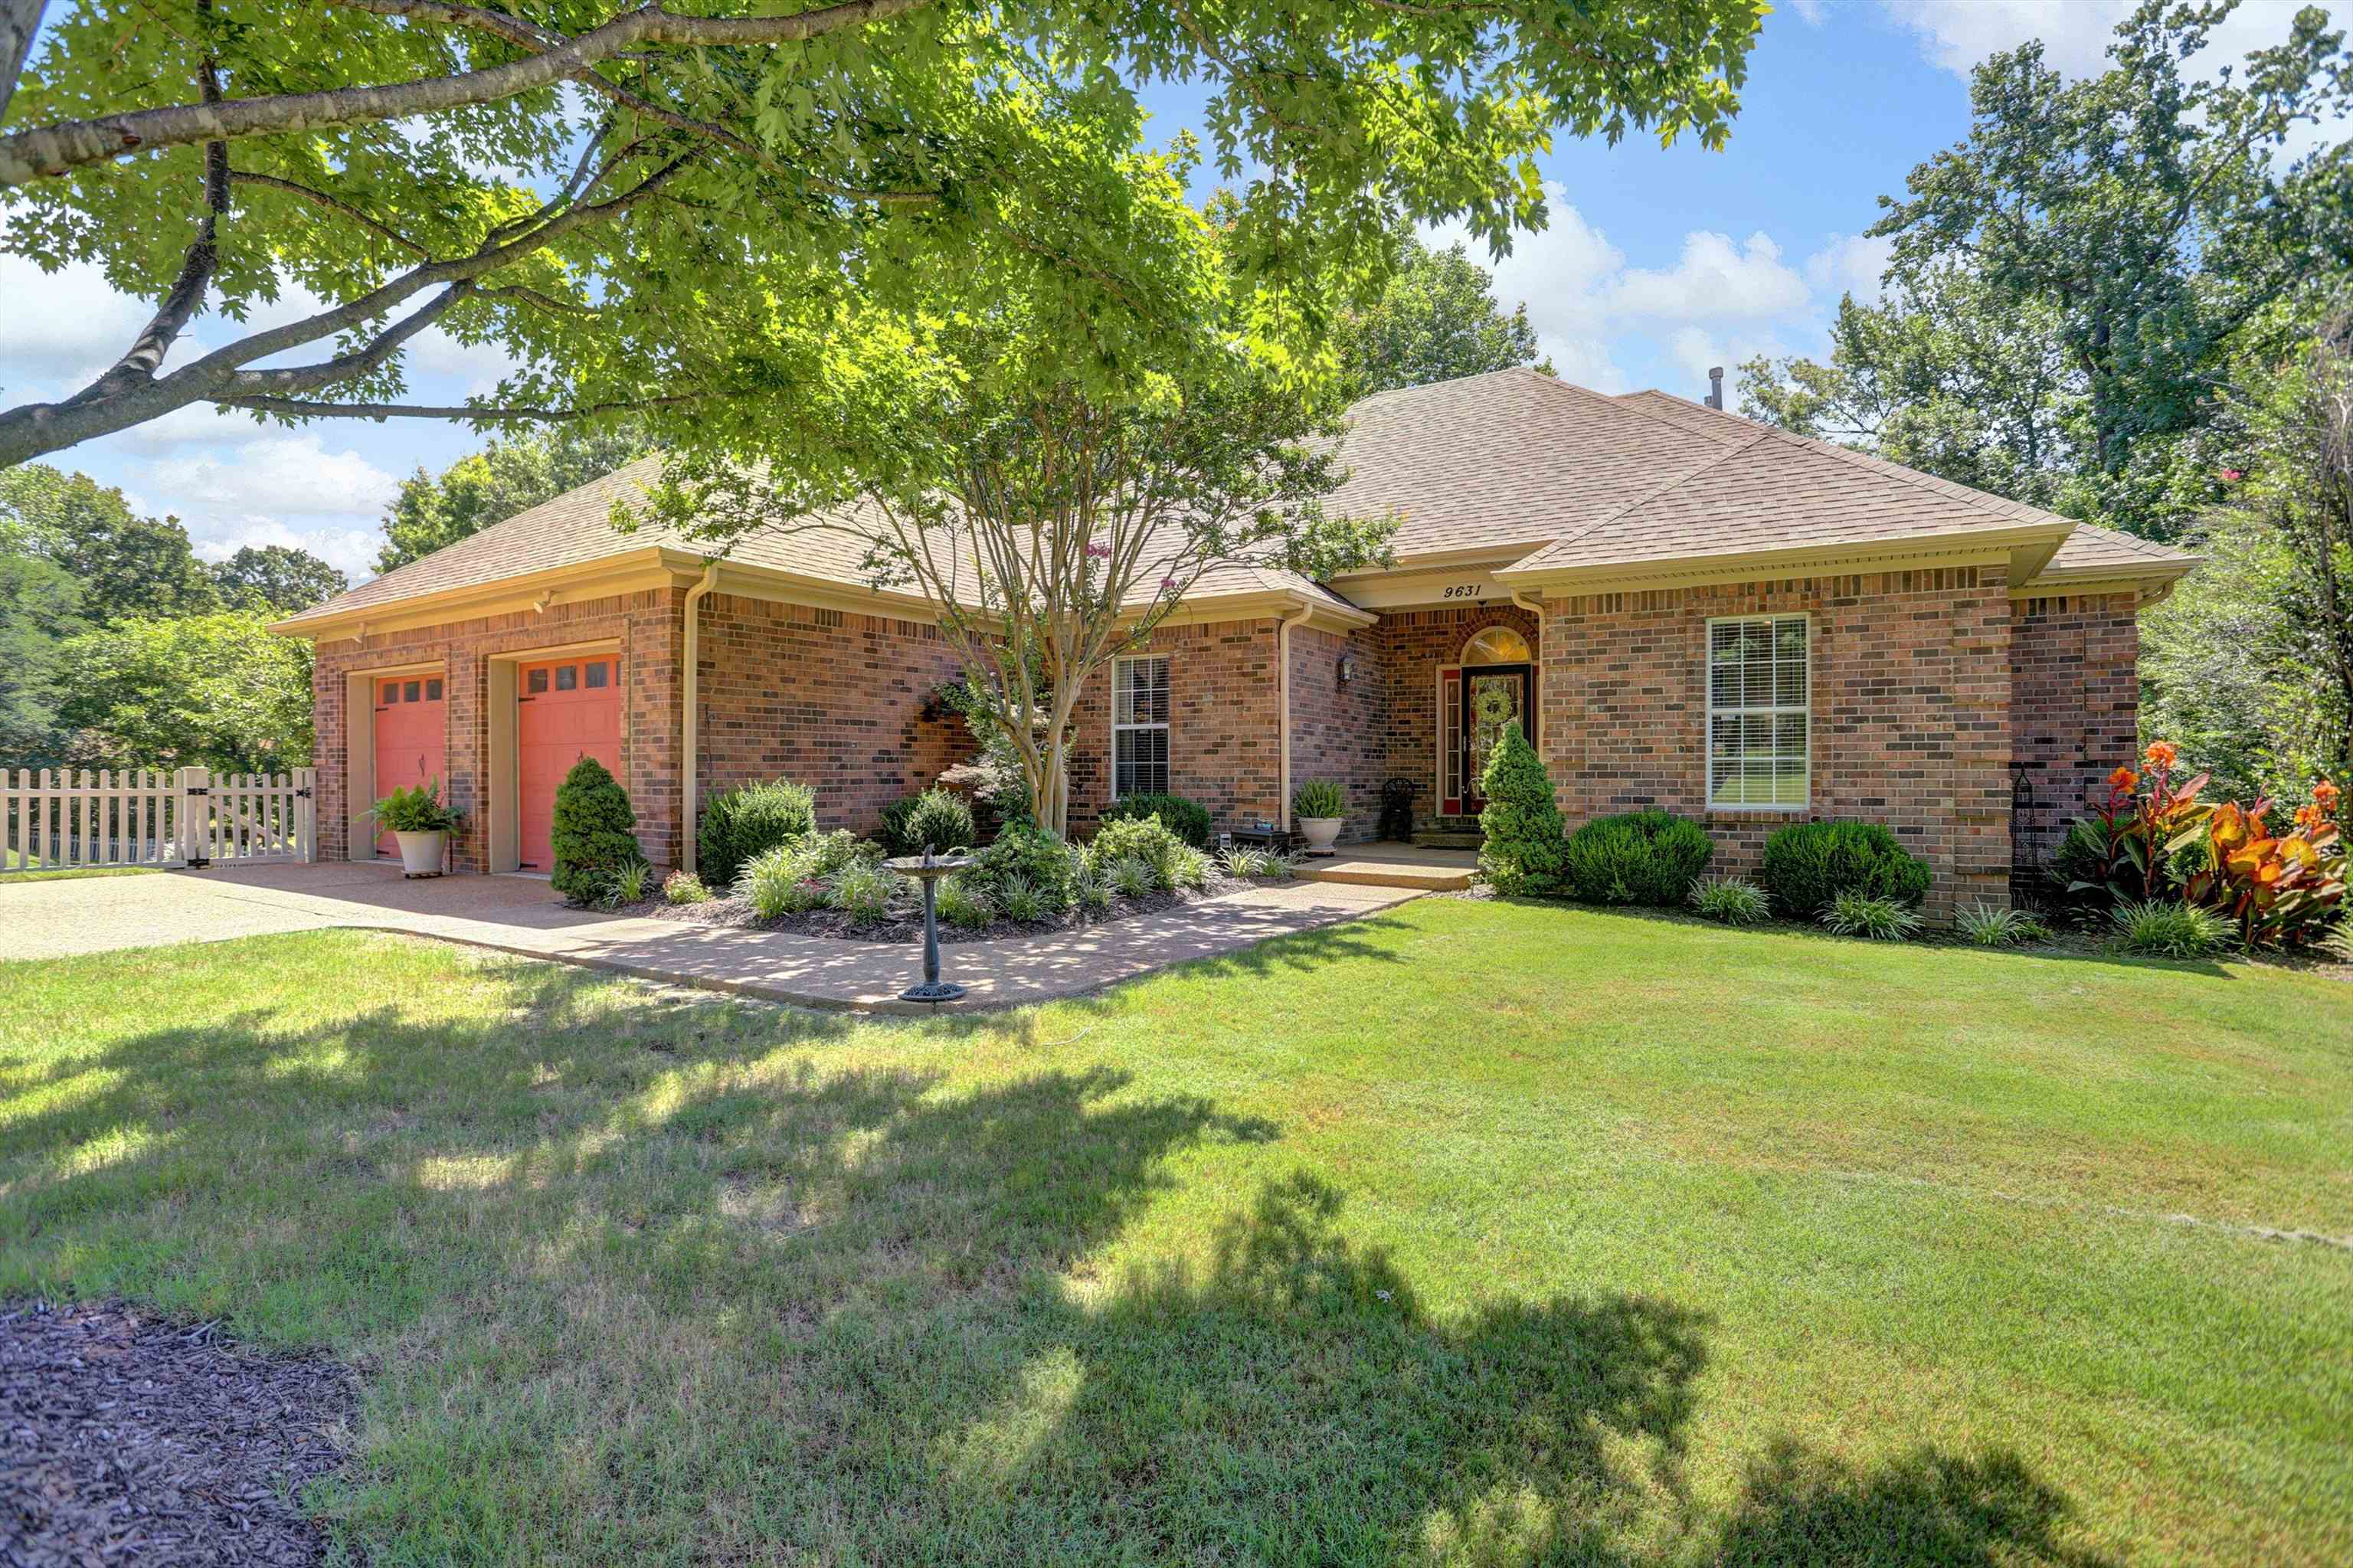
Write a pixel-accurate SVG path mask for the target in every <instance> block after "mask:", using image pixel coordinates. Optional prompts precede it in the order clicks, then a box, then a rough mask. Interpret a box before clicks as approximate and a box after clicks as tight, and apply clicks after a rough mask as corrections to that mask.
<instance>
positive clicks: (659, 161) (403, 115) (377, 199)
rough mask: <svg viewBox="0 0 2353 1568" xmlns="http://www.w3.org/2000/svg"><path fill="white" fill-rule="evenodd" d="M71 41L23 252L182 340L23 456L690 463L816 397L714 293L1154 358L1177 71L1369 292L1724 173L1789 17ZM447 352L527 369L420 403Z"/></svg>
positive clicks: (932, 11)
mask: <svg viewBox="0 0 2353 1568" xmlns="http://www.w3.org/2000/svg"><path fill="white" fill-rule="evenodd" d="M40 9H41V6H40V0H0V209H5V233H0V249H5V250H7V251H9V252H12V253H15V254H17V255H22V256H25V257H27V258H30V259H31V260H34V261H35V262H36V263H37V264H38V265H39V266H40V267H42V268H43V269H44V270H50V271H55V270H58V269H60V268H63V267H65V266H67V265H69V264H72V263H82V264H87V265H91V266H95V267H97V268H99V269H100V270H102V271H103V273H104V274H105V276H106V278H107V280H108V281H109V282H110V283H111V285H112V286H113V287H114V288H116V289H117V290H120V291H123V292H126V293H129V294H132V295H135V296H138V297H140V298H142V299H144V300H148V301H152V302H153V303H154V313H153V319H152V320H151V321H150V322H149V323H148V324H147V326H146V327H145V328H144V329H143V330H142V331H141V332H140V333H139V334H138V335H137V336H136V338H135V339H134V340H133V341H132V342H130V343H128V344H124V345H123V346H122V348H121V352H120V354H119V355H118V356H117V357H116V358H115V360H114V362H113V363H112V364H111V366H109V367H108V368H106V369H105V370H103V371H102V372H100V373H99V374H98V375H97V376H95V377H94V378H93V379H91V380H90V382H89V384H88V385H86V386H83V387H79V389H78V390H75V391H73V392H71V393H70V394H69V395H66V396H62V397H57V398H56V399H55V400H40V401H32V402H24V403H20V404H19V405H18V406H16V407H15V408H5V409H0V466H5V465H7V464H9V463H14V462H20V461H25V460H26V459H27V458H31V457H36V456H38V455H40V454H42V453H45V452H51V451H56V450H61V449H63V448H67V447H70V446H72V445H74V444H76V443H77V442H80V441H84V440H90V439H92V438H94V437H98V436H102V435H106V434H110V433H111V432H114V431H118V430H121V429H129V428H131V427H133V426H136V425H139V424H141V423H143V422H145V421H147V420H151V419H154V418H160V417H162V416H164V415H166V414H169V413H172V412H174V410H176V409H179V408H188V407H193V406H197V405H209V406H212V407H214V408H237V409H244V410H248V411H249V412H252V413H257V414H260V415H263V416H266V417H269V418H278V419H281V420H285V421H288V422H300V421H304V420H309V419H313V418H324V417H333V416H355V417H364V418H391V417H402V416H425V417H435V418H462V419H466V420H470V421H471V422H473V423H474V424H475V425H476V426H477V427H482V426H491V425H500V424H505V423H512V422H516V421H531V420H565V419H575V418H600V417H602V416H605V415H607V414H610V413H612V412H614V411H616V410H638V411H641V412H646V413H649V414H652V415H656V416H659V419H658V421H657V424H658V429H657V432H656V433H657V435H658V436H659V439H660V440H665V441H668V442H670V443H673V444H675V443H677V442H681V441H683V442H692V441H694V440H698V439H700V437H701V435H702V430H703V428H704V427H703V424H702V420H701V419H700V418H698V413H699V410H700V408H701V407H702V406H704V405H706V404H708V403H709V402H711V401H713V400H721V399H725V398H727V397H733V395H735V394H736V393H737V392H738V391H740V390H742V389H743V387H744V383H745V380H746V378H747V377H751V378H754V380H755V383H756V378H757V377H759V376H767V375H772V374H774V373H775V372H776V370H777V369H778V368H779V366H778V363H777V362H776V360H775V359H774V358H773V357H771V356H765V355H763V356H761V358H760V359H759V361H758V363H757V364H755V365H753V366H745V365H744V363H743V362H742V361H741V360H740V359H739V357H738V355H737V354H736V352H735V350H736V346H737V341H738V340H737V339H736V337H735V336H734V335H733V332H732V330H731V328H732V322H731V321H730V319H729V316H730V313H713V312H712V311H710V310H709V309H708V308H707V307H708V306H709V305H710V304H711V302H712V301H714V300H719V299H728V300H734V301H756V302H759V303H760V304H761V306H762V307H763V308H764V309H765V312H766V313H767V314H769V315H770V316H771V317H773V318H774V320H773V321H772V322H770V323H768V324H769V325H772V326H779V327H782V326H791V325H795V324H797V325H799V326H801V327H803V328H805V329H807V330H809V331H811V332H814V331H816V329H817V328H818V327H820V326H822V324H823V323H827V322H828V321H829V320H830V319H831V318H832V316H833V315H834V313H836V312H838V311H839V309H841V308H843V307H844V306H845V305H846V304H849V303H855V304H858V305H860V306H864V305H868V304H871V303H874V302H883V303H886V304H887V303H894V302H895V303H900V304H903V303H906V302H908V300H909V299H910V298H912V296H913V294H915V293H920V292H923V291H927V290H929V289H931V288H933V287H934V285H935V283H936V281H937V280H938V279H939V278H940V277H941V276H943V275H949V276H954V275H958V274H960V273H962V272H964V271H965V269H967V267H968V266H970V265H971V264H973V263H974V262H976V261H979V262H982V263H983V265H982V266H980V267H979V268H978V269H977V270H980V271H988V270H995V269H994V268H993V267H991V266H989V265H987V262H989V261H990V260H993V259H1009V258H1018V259H1020V260H1023V261H1024V262H1026V263H1027V264H1028V265H1029V267H1031V268H1032V269H1033V270H1036V271H1037V272H1039V274H1040V276H1042V277H1045V278H1049V279H1051V280H1052V281H1054V283H1055V285H1056V286H1057V287H1060V289H1062V290H1063V291H1065V292H1066V293H1067V294H1069V295H1070V296H1071V301H1072V302H1073V305H1074V307H1076V308H1077V309H1078V310H1079V311H1080V312H1081V313H1085V314H1087V315H1089V316H1090V318H1091V319H1092V320H1093V321H1094V322H1095V323H1097V330H1098V331H1099V332H1101V333H1103V334H1116V333H1117V332H1119V331H1121V330H1130V331H1135V332H1143V333H1148V332H1150V331H1151V330H1153V329H1154V327H1155V324H1157V323H1155V322H1154V321H1153V320H1152V319H1150V318H1149V317H1148V316H1143V317H1140V316H1138V314H1137V313H1138V312H1139V311H1141V310H1142V309H1143V308H1144V307H1145V306H1147V305H1149V304H1150V303H1152V302H1153V301H1152V300H1151V299H1150V298H1149V296H1148V295H1147V294H1145V293H1140V292H1139V291H1136V290H1135V289H1134V288H1133V287H1131V286H1129V285H1130V284H1131V283H1132V281H1133V280H1132V279H1131V277H1130V276H1129V274H1128V273H1127V271H1126V270H1125V269H1124V265H1123V262H1124V258H1122V257H1121V256H1119V255H1118V254H1116V253H1115V252H1109V251H1105V250H1104V249H1102V248H1101V247H1098V246H1096V245H1093V244H1092V243H1091V240H1090V238H1089V237H1090V235H1091V234H1092V232H1093V231H1094V230H1095V229H1097V228H1101V227H1103V226H1104V224H1105V223H1106V222H1107V221H1108V222H1109V223H1110V225H1111V226H1112V227H1114V228H1115V227H1116V222H1115V219H1116V217H1117V214H1118V212H1119V210H1120V208H1121V207H1122V205H1123V203H1124V201H1125V199H1126V195H1125V192H1124V189H1123V188H1122V164H1121V160H1122V159H1123V158H1124V156H1125V155H1126V154H1128V153H1129V152H1131V151H1132V150H1134V148H1135V147H1136V146H1137V145H1138V143H1139V141H1140V138H1141V136H1142V134H1143V128H1144V121H1145V115H1144V111H1143V108H1142V106H1141V102H1140V101H1139V96H1138V92H1139V87H1140V85H1141V84H1144V83H1146V82H1149V81H1153V80H1160V79H1176V80H1188V81H1198V82H1201V83H1203V84H1204V85H1205V87H1206V89H1207V100H1206V106H1205V111H1204V115H1203V121H1202V124H1203V128H1204V132H1205V134H1206V137H1207V139H1208V143H1209V144H1210V146H1211V149H1212V150H1213V152H1214V154H1215V156H1216V159H1217V162H1218V165H1219V169H1220V170H1221V171H1223V172H1224V175H1225V177H1227V178H1229V179H1231V180H1235V181H1237V182H1240V180H1241V178H1242V176H1243V175H1244V174H1245V172H1246V171H1249V172H1251V177H1250V179H1249V181H1248V183H1247V186H1246V188H1245V189H1244V190H1243V193H1242V195H1241V196H1240V213H1239V217H1238V223H1237V230H1236V238H1237V240H1238V242H1239V243H1240V246H1241V247H1242V249H1244V250H1245V251H1246V252H1247V253H1248V254H1249V255H1250V257H1251V258H1252V260H1253V263H1254V265H1255V268H1256V270H1257V271H1258V273H1259V274H1260V275H1261V276H1262V277H1264V278H1266V279H1267V280H1269V281H1271V282H1277V281H1280V280H1283V279H1291V280H1294V281H1295V280H1297V279H1300V278H1303V277H1306V276H1309V275H1323V276H1326V277H1330V278H1335V279H1340V280H1344V281H1347V282H1348V283H1349V284H1350V285H1351V287H1352V288H1355V289H1356V290H1358V291H1362V292H1364V293H1365V294H1366V295H1367V296H1369V293H1370V291H1372V290H1374V289H1376V288H1377V284H1378V277H1377V274H1378V272H1379V271H1380V270H1382V264H1383V263H1384V262H1385V261H1386V260H1387V257H1388V246H1387V241H1386V237H1387V236H1388V235H1389V234H1390V233H1392V232H1394V231H1395V230H1396V229H1397V228H1399V227H1401V226H1404V225H1408V224H1410V223H1415V222H1431V221H1440V220H1450V219H1451V220H1459V221H1460V222H1461V224H1462V225H1463V226H1464V227H1465V228H1466V229H1467V230H1468V231H1469V232H1470V233H1471V234H1472V235H1473V236H1475V237H1477V238H1482V239H1485V240H1489V241H1503V242H1508V238H1509V236H1510V235H1511V234H1512V233H1513V232H1514V230H1515V229H1517V228H1527V227H1532V226H1536V225H1539V224H1540V223H1541V222H1542V220H1543V214H1544V202H1543V195H1542V190H1541V186H1540V184H1539V181H1538V178H1537V174H1536V166H1535V157H1536V155H1537V154H1539V153H1541V152H1543V151H1544V150H1545V149H1546V148H1547V147H1549V146H1550V145H1551V144H1552V141H1553V139H1554V137H1555V136H1556V134H1558V133H1561V132H1568V133H1573V134H1577V135H1588V134H1599V135H1605V136H1608V137H1609V138H1611V139H1615V138H1616V137H1618V136H1619V135H1620V134H1622V133H1624V132H1626V131H1628V130H1630V129H1636V128H1640V129H1644V130H1647V131H1650V132H1653V133H1655V134H1657V135H1659V136H1660V137H1661V138H1662V140H1672V139H1674V138H1676V137H1677V136H1679V135H1682V134H1684V133H1687V132H1688V133H1691V134H1694V135H1695V136H1697V137H1698V138H1699V139H1700V140H1701V141H1702V142H1703V143H1706V144H1708V145H1711V146H1717V145H1721V144H1722V143H1723V141H1724V138H1725V133H1726V131H1727V128H1728V125H1729V122H1730V120H1731V117H1732V116H1733V114H1734V113H1735V112H1736V109H1737V106H1738V101H1737V89H1738V87H1739V85H1740V83H1741V80H1742V79H1743V76H1744V74H1745V70H1746V59H1747V55H1748V51H1749V49H1750V48H1751V47H1752V45H1753V44H1754V41H1755V38H1756V35H1757V26H1758V21H1759V17H1760V16H1761V14H1762V12H1763V10H1764V9H1765V5H1764V0H1578V3H1575V4H1570V3H1567V0H1427V3H1424V0H1414V3H1412V4H1401V3H1399V0H1176V3H1175V4H1166V3H1164V0H1109V3H1108V4H1103V5H1083V6H1071V5H1061V4H1059V3H1055V0H1009V3H1006V0H996V3H983V0H835V3H831V4H823V3H820V4H813V5H811V4H796V3H795V0H786V4H784V5H772V4H768V3H766V0H707V3H706V4H704V5H698V6H697V7H695V8H694V9H692V10H673V9H670V8H668V7H667V6H666V5H663V4H661V3H660V0H653V3H649V4H644V5H621V4H617V3H616V0H533V3H531V4H529V5H516V6H512V7H506V6H495V5H486V4H470V3H465V0H77V3H76V4H74V5H70V6H69V7H58V8H53V10H54V14H53V15H52V16H50V17H49V18H48V26H47V29H46V31H44V32H42V34H41V37H40V43H39V47H38V48H37V50H35V51H34V52H32V54H31V55H30V57H29V58H25V48H26V40H27V39H29V38H30V37H31V36H32V34H33V32H34V31H35V28H36V25H37V21H38V17H39V12H40ZM20 59H21V60H23V62H24V63H23V68H22V75H21V79H19V78H18V76H17V74H16V68H17V62H18V61H19V60H20ZM12 96H13V101H11V100H12ZM1345 257H1355V258H1356V259H1357V260H1358V261H1359V262H1360V263H1362V264H1361V265H1358V266H1356V267H1354V268H1348V267H1343V268H1339V269H1336V270H1327V265H1326V264H1327V263H1329V262H1331V261H1332V260H1334V259H1335V258H1345ZM1293 288H1294V290H1295V282H1294V284H1293ZM973 297H974V299H975V300H976V301H980V302H985V301H986V299H987V296H985V295H979V294H976V295H974V296H973ZM1295 302H1297V303H1298V304H1300V305H1301V306H1302V307H1303V308H1302V310H1301V311H1300V322H1301V325H1300V330H1301V331H1302V332H1313V331H1314V329H1315V328H1316V326H1317V324H1318V320H1319V311H1318V309H1316V308H1314V307H1315V306H1316V302H1314V301H1313V300H1309V299H1306V298H1304V297H1296V298H1295ZM10 303H11V305H12V307H13V308H16V309H18V310H24V311H37V310H40V309H42V308H43V306H42V303H41V302H40V300H39V299H38V298H37V297H36V298H26V299H20V300H15V301H12V302H10ZM1123 314H1124V316H1125V317H1126V318H1127V319H1126V322H1125V324H1124V327H1123V326H1121V325H1119V324H1117V323H1115V320H1114V318H1118V317H1121V316H1123ZM200 319H201V320H202V321H203V325H202V326H201V327H195V326H193V325H192V323H198V322H199V321H200ZM439 334H446V336H447V337H448V338H449V339H454V340H455V341H456V342H458V343H459V344H465V345H470V346H472V347H475V348H478V349H480V350H482V351H483V352H484V353H486V354H490V355H498V356H503V359H504V361H505V362H506V363H507V364H508V365H509V366H511V369H510V370H509V372H508V373H507V374H506V375H505V376H504V377H503V379H501V381H500V383H499V384H498V386H497V387H496V388H495V389H494V390H492V391H491V392H489V393H487V394H483V395H479V396H475V397H470V398H469V399H468V400H467V401H466V402H465V403H463V404H461V405H456V406H436V405H431V404H427V403H420V402H417V401H414V400H412V399H411V398H410V397H409V395H408V371H409V369H410V367H411V356H412V355H413V353H414V352H415V351H416V350H417V349H418V348H419V347H420V345H421V344H438V343H439V342H440V341H441V338H440V335H439ZM192 338H193V339H201V343H200V344H193V343H192V342H191V339H192ZM787 368H790V369H792V370H794V371H795V372H796V373H798V374H807V373H809V372H810V370H811V369H812V366H808V365H806V364H804V365H800V366H790V367H787ZM757 384H758V385H760V386H761V387H765V383H757Z"/></svg>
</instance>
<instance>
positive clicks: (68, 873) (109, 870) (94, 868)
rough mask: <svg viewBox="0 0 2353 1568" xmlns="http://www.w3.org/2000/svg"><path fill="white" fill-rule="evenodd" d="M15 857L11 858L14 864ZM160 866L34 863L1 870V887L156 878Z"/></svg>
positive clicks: (161, 868)
mask: <svg viewBox="0 0 2353 1568" xmlns="http://www.w3.org/2000/svg"><path fill="white" fill-rule="evenodd" d="M14 861H15V857H14V856H11V857H10V863H11V864H13V863H14ZM163 871H164V867H162V866H160V865H61V866H55V867H48V866H43V865H42V864H41V863H39V862H38V861H36V862H34V863H33V866H32V869H30V870H28V871H9V870H0V887H10V886H14V885H16V884H18V883H23V882H79V881H81V880H83V879H84V878H86V877H92V876H155V875H159V874H162V872H163Z"/></svg>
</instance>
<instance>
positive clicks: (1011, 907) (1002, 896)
mask: <svg viewBox="0 0 2353 1568" xmlns="http://www.w3.org/2000/svg"><path fill="white" fill-rule="evenodd" d="M997 907H998V908H1000V909H1003V910H1004V911H1005V917H1006V918H1007V919H1008V920H1018V921H1020V922H1022V923H1023V924H1025V925H1027V924H1028V923H1029V922H1030V921H1033V920H1043V919H1044V918H1045V917H1046V899H1045V895H1042V894H1040V893H1039V891H1038V885H1037V884H1036V883H1034V882H1031V881H1030V880H1029V878H1028V877H1026V876H1018V875H1017V876H1008V877H1007V878H1006V879H1005V881H1004V883H1003V885H1000V886H999V887H998V888H997Z"/></svg>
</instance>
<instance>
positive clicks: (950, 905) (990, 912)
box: [934, 875, 997, 931]
mask: <svg viewBox="0 0 2353 1568" xmlns="http://www.w3.org/2000/svg"><path fill="white" fill-rule="evenodd" d="M934 898H935V900H936V903H935V906H934V907H936V908H937V910H938V911H939V916H940V918H941V919H943V920H944V921H946V922H947V923H948V924H949V925H951V926H955V927H959V928H960V929H963V930H966V931H977V930H979V929H981V928H982V927H985V926H987V924H988V923H989V922H990V921H991V920H994V919H996V918H997V911H996V909H995V908H994V907H993V906H991V905H990V904H989V902H988V900H987V898H986V897H984V896H983V895H980V894H978V893H976V892H974V891H973V889H972V888H971V887H970V886H969V885H967V884H966V883H965V879H964V878H963V877H962V876H960V875H956V876H944V877H942V878H940V880H939V882H938V883H937V884H936V885H935V886H934Z"/></svg>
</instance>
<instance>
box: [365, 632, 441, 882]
mask: <svg viewBox="0 0 2353 1568" xmlns="http://www.w3.org/2000/svg"><path fill="white" fill-rule="evenodd" d="M371 679H372V680H373V682H374V683H375V798H376V799H377V800H383V799H384V798H385V796H386V795H389V794H391V793H392V792H393V791H394V790H395V789H408V788H410V787H411V786H413V785H417V784H427V783H430V782H432V781H433V780H435V779H443V780H444V782H443V783H442V786H441V795H442V798H443V799H444V800H447V799H448V794H449V786H448V782H447V779H446V776H445V775H444V774H443V772H442V770H441V766H442V759H443V758H444V757H445V755H446V752H445V750H444V747H445V745H446V742H445V739H444V736H446V735H447V734H448V731H447V729H446V728H445V727H444V726H443V724H442V711H443V709H442V702H441V677H440V676H438V675H376V676H374V677H371ZM375 853H378V854H381V855H397V854H398V853H400V845H399V844H398V843H397V842H395V841H394V839H393V836H392V835H391V834H390V833H384V834H380V835H379V836H378V837H377V839H376V841H375Z"/></svg>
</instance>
